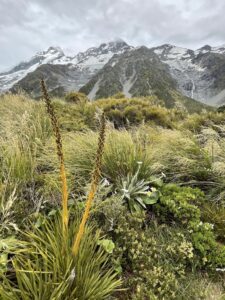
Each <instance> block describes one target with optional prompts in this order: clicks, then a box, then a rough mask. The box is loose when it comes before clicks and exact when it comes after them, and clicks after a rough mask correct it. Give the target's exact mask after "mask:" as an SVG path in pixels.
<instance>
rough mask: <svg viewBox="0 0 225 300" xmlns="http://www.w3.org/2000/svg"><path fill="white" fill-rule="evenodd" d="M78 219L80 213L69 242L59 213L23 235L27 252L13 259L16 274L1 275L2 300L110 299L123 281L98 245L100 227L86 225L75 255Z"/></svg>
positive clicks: (70, 229) (70, 228) (75, 220)
mask: <svg viewBox="0 0 225 300" xmlns="http://www.w3.org/2000/svg"><path fill="white" fill-rule="evenodd" d="M79 220H80V217H79V215H77V216H75V217H74V220H73V221H71V223H70V226H69V229H68V239H67V241H65V239H64V236H63V235H62V227H63V224H62V219H61V217H60V215H59V214H57V215H55V216H54V217H53V219H49V220H46V222H45V223H44V225H43V226H42V227H41V228H39V229H37V228H35V226H32V227H31V230H30V231H28V232H26V233H25V234H24V239H25V242H26V243H27V248H26V249H27V251H23V252H22V253H20V254H17V255H16V256H15V257H14V258H13V260H12V263H13V268H14V272H15V277H14V278H11V279H9V278H8V277H6V276H4V275H3V276H2V277H1V280H2V284H1V287H0V299H3V300H9V299H13V300H26V299H41V300H49V299H52V300H53V299H57V300H71V299H79V300H96V299H99V300H101V299H108V298H107V297H108V296H109V295H110V294H111V293H112V292H113V291H114V290H116V289H117V288H118V287H119V286H120V284H121V282H120V280H118V279H116V273H115V272H114V270H113V268H112V267H111V266H110V263H109V254H107V253H106V252H105V251H104V250H103V249H102V248H101V247H99V246H98V240H99V239H100V232H99V230H97V231H96V229H95V228H93V227H91V226H87V227H86V230H85V232H84V235H83V239H82V240H81V243H80V250H79V252H78V255H77V256H76V258H74V256H73V255H72V252H71V248H72V241H73V237H74V235H77V232H78V228H79ZM62 244H64V246H65V247H64V249H62Z"/></svg>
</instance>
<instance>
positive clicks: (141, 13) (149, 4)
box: [0, 0, 225, 71]
mask: <svg viewBox="0 0 225 300" xmlns="http://www.w3.org/2000/svg"><path fill="white" fill-rule="evenodd" d="M224 15H225V1H224V0H0V71H3V70H5V69H8V68H9V67H11V66H14V65H15V64H17V63H18V62H20V61H22V60H26V59H29V58H30V56H32V55H34V54H35V53H36V52H37V51H41V50H45V49H46V48H48V47H49V46H51V45H53V46H61V47H62V48H71V49H73V50H74V53H77V52H79V51H83V50H86V49H87V48H88V47H92V46H98V45H99V44H100V43H102V42H107V41H110V40H114V39H115V38H122V39H124V40H125V41H126V42H127V43H129V44H131V45H134V46H137V45H146V46H149V47H151V46H156V45H161V44H164V43H170V44H176V45H179V46H184V47H189V48H192V49H195V48H198V47H201V46H203V45H205V44H211V45H220V44H225V17H224Z"/></svg>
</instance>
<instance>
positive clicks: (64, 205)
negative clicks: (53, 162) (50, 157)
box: [41, 79, 69, 235]
mask: <svg viewBox="0 0 225 300" xmlns="http://www.w3.org/2000/svg"><path fill="white" fill-rule="evenodd" d="M41 89H42V94H43V98H44V100H45V104H46V108H47V112H48V114H49V116H50V119H51V123H52V127H53V131H54V135H55V141H56V147H57V156H58V159H59V163H60V178H61V182H62V222H63V233H64V235H65V234H66V232H67V230H68V219H69V216H68V189H67V180H66V171H65V163H64V155H63V147H62V138H61V134H60V130H59V123H58V119H57V116H56V113H55V110H54V107H53V105H52V102H51V99H50V97H49V95H48V91H47V88H46V85H45V82H44V80H43V79H42V80H41Z"/></svg>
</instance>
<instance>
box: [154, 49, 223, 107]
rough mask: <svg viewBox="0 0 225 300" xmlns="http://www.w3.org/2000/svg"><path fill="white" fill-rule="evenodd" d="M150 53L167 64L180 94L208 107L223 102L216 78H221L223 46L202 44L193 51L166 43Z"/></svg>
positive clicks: (220, 87) (219, 84)
mask: <svg viewBox="0 0 225 300" xmlns="http://www.w3.org/2000/svg"><path fill="white" fill-rule="evenodd" d="M153 50H154V52H155V53H156V54H157V55H158V56H159V58H160V59H161V61H162V62H164V63H166V64H167V65H169V67H170V73H171V75H172V77H173V78H174V79H175V80H176V81H177V83H178V88H179V90H180V91H181V92H182V93H183V94H184V95H186V96H188V97H191V98H193V99H196V100H199V101H201V102H204V103H206V104H211V105H216V104H218V103H220V102H224V101H225V90H224V89H225V83H224V84H221V83H220V78H221V76H222V74H221V75H219V74H220V73H221V72H222V73H223V76H225V68H224V65H225V46H221V47H211V46H208V45H206V46H204V47H202V48H200V49H198V50H195V51H193V50H190V49H186V48H181V47H176V46H173V45H168V44H166V45H163V46H160V47H156V48H153ZM221 69H223V71H222V70H221ZM218 75H219V78H218Z"/></svg>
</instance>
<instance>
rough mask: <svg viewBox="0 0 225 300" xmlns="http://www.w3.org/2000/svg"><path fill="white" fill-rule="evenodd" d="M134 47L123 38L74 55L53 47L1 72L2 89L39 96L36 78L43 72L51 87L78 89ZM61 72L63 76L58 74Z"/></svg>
mask: <svg viewBox="0 0 225 300" xmlns="http://www.w3.org/2000/svg"><path fill="white" fill-rule="evenodd" d="M130 48H132V47H131V46H129V45H127V44H126V43H125V42H123V41H121V40H116V41H113V42H109V43H107V44H106V43H104V44H101V45H100V46H98V47H92V48H90V49H88V50H86V51H85V52H80V53H78V54H77V55H75V56H71V57H70V56H67V55H65V54H64V52H63V51H62V50H61V49H60V48H54V47H50V48H49V49H48V50H47V51H43V52H40V53H37V54H36V55H35V56H34V57H33V58H31V60H30V61H28V62H25V63H21V64H19V65H18V66H17V67H15V68H13V69H12V70H11V71H9V72H7V73H2V74H0V91H6V90H9V89H11V90H12V91H15V90H18V89H24V90H26V91H27V92H28V93H30V94H32V95H35V96H39V95H40V91H39V84H38V87H37V82H36V81H35V80H34V79H35V77H37V80H38V79H39V75H40V73H41V75H42V76H43V77H44V78H46V79H47V80H48V87H49V89H50V90H54V89H56V88H57V89H58V90H60V91H63V90H64V91H68V90H74V89H75V90H77V89H79V88H80V87H81V86H83V85H84V84H85V83H86V82H87V81H88V80H89V79H90V78H91V76H92V75H94V74H95V73H96V72H97V71H98V70H99V69H101V68H102V67H103V66H104V65H105V64H106V63H107V62H108V60H109V59H110V58H111V57H112V56H113V55H114V54H119V53H123V52H124V51H127V50H129V49H130ZM59 73H60V76H59Z"/></svg>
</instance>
